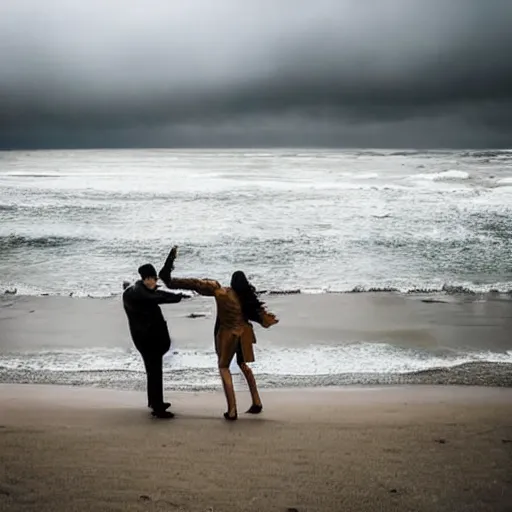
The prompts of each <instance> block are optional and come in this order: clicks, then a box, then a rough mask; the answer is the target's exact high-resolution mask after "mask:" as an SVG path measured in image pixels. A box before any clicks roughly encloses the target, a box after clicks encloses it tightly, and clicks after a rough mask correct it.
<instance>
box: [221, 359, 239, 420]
mask: <svg viewBox="0 0 512 512" xmlns="http://www.w3.org/2000/svg"><path fill="white" fill-rule="evenodd" d="M219 372H220V378H221V379H222V386H223V388H224V394H225V395H226V402H227V404H228V416H229V417H230V418H236V415H237V411H236V398H235V388H234V387H233V378H232V377H231V372H230V371H229V368H219Z"/></svg>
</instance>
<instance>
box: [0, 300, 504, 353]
mask: <svg viewBox="0 0 512 512" xmlns="http://www.w3.org/2000/svg"><path fill="white" fill-rule="evenodd" d="M263 298H264V300H265V301H266V303H267V304H268V307H269V308H270V309H271V310H272V311H274V312H275V313H276V314H277V315H278V317H279V318H280V323H279V328H276V329H269V330H267V331H265V336H264V339H263V341H262V343H269V344H281V345H293V346H299V347H300V346H306V345H309V344H310V343H312V342H317V343H333V342H334V343H343V342H352V341H355V340H356V341H370V342H372V341H374V342H390V343H394V344H403V345H404V346H416V347H419V348H422V347H425V348H432V349H436V348H448V349H457V348H462V349H486V350H491V351H503V350H510V349H512V339H511V337H510V332H511V331H512V297H510V296H508V295H500V296H493V295H487V296H485V297H481V296H472V295H457V296H449V295H445V296H443V295H434V296H432V295H421V294H410V295H400V294H394V293H348V294H318V295H307V294H297V295H270V296H264V297H263ZM162 310H163V312H164V314H165V316H166V319H167V321H168V323H169V327H170V330H171V334H172V335H173V336H174V337H175V338H176V339H179V340H180V341H181V342H183V343H184V344H187V345H191V346H198V347H201V346H204V340H211V338H212V332H213V317H212V315H214V312H215V303H214V301H213V300H212V299H210V298H204V297H194V298H192V299H187V300H183V301H182V302H181V303H179V304H171V305H164V306H162ZM0 325H1V326H2V330H1V333H0V350H16V349H27V348H31V349H37V348H45V347H70V348H76V347H89V346H101V347H108V346H127V345H128V344H129V343H130V340H129V333H128V326H127V322H126V317H125V314H124V311H123V308H122V302H121V298H120V297H111V298H103V299H97V298H70V297H58V296H50V297H32V296H30V297H29V296H12V295H0Z"/></svg>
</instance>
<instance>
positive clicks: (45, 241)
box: [0, 234, 89, 251]
mask: <svg viewBox="0 0 512 512" xmlns="http://www.w3.org/2000/svg"><path fill="white" fill-rule="evenodd" d="M87 241H89V240H88V239H84V238H78V237H67V236H40V237H27V236H22V235H14V234H13V235H8V236H0V250H3V251H7V250H13V249H22V248H43V249H47V248H52V247H64V246H66V245H72V244H75V243H77V242H87Z"/></svg>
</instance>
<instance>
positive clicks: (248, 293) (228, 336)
mask: <svg viewBox="0 0 512 512" xmlns="http://www.w3.org/2000/svg"><path fill="white" fill-rule="evenodd" d="M177 251H178V248H177V247H176V246H175V247H173V248H172V249H171V252H170V253H169V256H168V257H167V260H166V262H165V265H164V266H163V268H162V270H160V272H159V274H158V276H159V277H160V279H161V280H162V281H163V282H164V283H165V285H166V286H167V288H170V289H180V290H192V291H195V292H197V293H199V294H200V295H206V296H210V297H214V298H215V302H216V304H217V319H216V321H215V330H214V336H215V351H216V353H217V358H218V366H219V372H220V376H221V379H222V385H223V387H224V393H225V395H226V401H227V404H228V410H227V412H225V413H224V418H226V420H230V421H234V420H236V419H238V414H237V408H236V398H235V390H234V388H233V379H232V376H231V372H230V370H229V366H230V364H231V361H232V360H233V357H234V356H235V354H236V361H237V364H238V366H239V367H240V370H241V371H242V373H243V374H244V377H245V379H246V380H247V384H248V386H249V390H250V392H251V397H252V405H251V407H250V408H249V410H248V411H247V412H248V413H250V414H259V413H260V412H261V411H262V409H263V406H262V404H261V399H260V396H259V393H258V387H257V386H256V380H255V379H254V375H253V373H252V370H251V369H250V368H249V367H248V366H247V363H252V362H254V351H253V347H252V345H253V343H256V337H255V335H254V331H253V328H252V324H251V322H257V323H259V324H260V325H262V326H263V327H265V328H268V327H270V326H272V325H274V324H276V323H278V322H279V320H278V319H277V318H276V316H275V315H274V314H272V313H269V312H267V311H266V310H265V305H264V303H263V302H261V301H260V300H259V299H258V297H257V296H256V291H255V288H254V286H252V285H251V284H250V283H249V281H248V280H247V277H246V276H245V274H244V273H243V272H242V271H240V270H239V271H237V272H235V273H234V274H233V275H232V277H231V285H230V286H229V287H224V286H221V285H220V284H219V283H218V282H217V281H214V280H211V279H189V278H183V279H180V278H174V277H173V278H171V271H172V270H173V269H174V260H175V259H176V255H177Z"/></svg>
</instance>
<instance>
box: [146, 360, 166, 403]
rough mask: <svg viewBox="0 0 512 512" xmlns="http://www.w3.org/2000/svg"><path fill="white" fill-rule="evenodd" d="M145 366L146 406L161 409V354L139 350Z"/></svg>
mask: <svg viewBox="0 0 512 512" xmlns="http://www.w3.org/2000/svg"><path fill="white" fill-rule="evenodd" d="M141 355H142V360H143V361H144V366H145V368H146V378H147V392H148V406H149V407H151V408H152V409H153V410H154V411H158V410H162V409H163V407H162V404H163V403H164V383H163V370H162V366H163V355H162V354H159V353H154V352H149V353H148V352H141Z"/></svg>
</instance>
